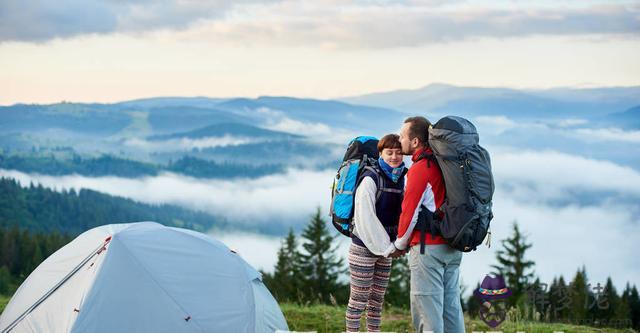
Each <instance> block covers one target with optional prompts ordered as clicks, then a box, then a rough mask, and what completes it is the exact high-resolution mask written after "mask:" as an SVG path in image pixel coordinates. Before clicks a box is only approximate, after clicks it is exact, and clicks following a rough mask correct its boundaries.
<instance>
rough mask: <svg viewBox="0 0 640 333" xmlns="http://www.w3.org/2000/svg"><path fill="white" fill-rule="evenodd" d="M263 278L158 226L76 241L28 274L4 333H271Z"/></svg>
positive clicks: (212, 243)
mask: <svg viewBox="0 0 640 333" xmlns="http://www.w3.org/2000/svg"><path fill="white" fill-rule="evenodd" d="M277 330H284V331H286V330H288V328H287V323H286V321H285V319H284V316H283V315H282V312H281V311H280V308H279V307H278V304H277V303H276V301H275V300H274V298H273V297H272V296H271V293H269V291H268V290H267V288H266V287H265V286H264V284H263V283H262V281H261V277H260V273H259V272H257V271H256V270H255V269H253V268H252V267H251V266H250V265H249V264H247V263H246V262H245V261H244V260H243V259H242V258H240V256H238V255H237V254H235V253H233V252H231V251H230V250H229V249H228V248H227V247H226V246H225V245H224V244H222V243H220V242H218V241H216V240H214V239H212V238H210V237H208V236H206V235H203V234H201V233H198V232H195V231H191V230H186V229H180V228H170V227H165V226H162V225H160V224H158V223H154V222H140V223H131V224H114V225H107V226H101V227H97V228H94V229H91V230H89V231H87V232H85V233H83V234H81V235H80V236H78V237H77V238H76V239H75V240H73V241H72V242H71V243H69V244H67V245H66V246H64V247H63V248H61V249H60V250H58V251H57V252H55V253H54V254H52V255H51V256H50V257H49V258H47V259H46V260H45V261H44V262H43V263H42V264H41V265H40V266H38V268H36V270H35V271H34V272H33V273H32V274H31V275H29V277H28V278H27V279H26V280H25V282H24V283H23V284H22V285H21V286H20V288H19V289H18V290H17V291H16V293H15V294H14V295H13V297H12V298H11V300H10V301H9V304H7V307H6V308H5V310H4V312H3V313H2V316H1V317H0V332H2V333H4V332H51V333H56V332H65V333H66V332H274V331H277Z"/></svg>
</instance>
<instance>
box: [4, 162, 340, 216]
mask: <svg viewBox="0 0 640 333" xmlns="http://www.w3.org/2000/svg"><path fill="white" fill-rule="evenodd" d="M0 176H5V177H10V178H15V179H17V180H19V181H20V182H21V183H22V184H29V183H30V182H33V183H39V184H42V185H43V186H46V187H51V188H56V189H58V190H61V189H71V188H74V189H76V190H77V189H80V188H87V189H92V190H96V191H100V192H104V193H107V194H110V195H116V196H122V197H126V198H131V199H133V200H136V201H140V202H145V203H153V204H159V203H168V204H175V205H179V206H183V207H186V208H190V209H195V210H200V211H205V212H210V213H213V214H216V215H218V216H220V215H222V216H225V217H228V218H229V219H230V220H231V221H233V222H238V223H248V222H250V223H264V222H266V221H274V220H275V221H278V222H283V223H285V224H286V223H288V224H291V223H299V222H300V221H306V220H307V216H308V215H309V214H311V213H313V212H314V211H315V209H316V208H317V207H322V209H323V212H324V213H326V212H327V208H328V205H329V200H330V186H331V183H332V181H333V177H334V172H333V171H323V172H318V171H301V170H289V171H287V173H285V174H277V175H270V176H265V177H261V178H256V179H235V180H233V181H228V180H217V179H197V178H192V177H186V176H182V175H178V174H174V173H162V174H160V175H158V176H151V177H142V178H133V179H132V178H121V177H85V176H79V175H69V176H60V177H57V176H46V175H38V174H25V173H22V172H18V171H11V170H2V169H0Z"/></svg>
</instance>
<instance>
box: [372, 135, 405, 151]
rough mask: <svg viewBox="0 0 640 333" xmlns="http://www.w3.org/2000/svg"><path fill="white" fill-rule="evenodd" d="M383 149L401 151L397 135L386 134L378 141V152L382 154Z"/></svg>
mask: <svg viewBox="0 0 640 333" xmlns="http://www.w3.org/2000/svg"><path fill="white" fill-rule="evenodd" d="M385 148H389V149H402V144H401V143H400V136H399V135H398V134H387V135H385V136H383V137H382V139H380V141H378V152H379V153H382V150H383V149H385Z"/></svg>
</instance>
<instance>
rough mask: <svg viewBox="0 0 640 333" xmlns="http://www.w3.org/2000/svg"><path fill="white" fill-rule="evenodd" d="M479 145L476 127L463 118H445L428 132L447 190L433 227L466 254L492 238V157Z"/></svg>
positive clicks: (450, 243) (430, 144)
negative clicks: (490, 225)
mask: <svg viewBox="0 0 640 333" xmlns="http://www.w3.org/2000/svg"><path fill="white" fill-rule="evenodd" d="M478 142H479V137H478V131H477V130H476V127H475V126H474V125H473V124H472V123H471V122H470V121H468V120H466V119H464V118H461V117H455V116H447V117H444V118H442V119H440V120H439V121H438V122H437V123H435V125H434V126H433V127H432V128H431V129H429V146H430V147H431V150H433V154H434V155H435V158H436V160H437V161H438V165H439V166H440V169H441V170H442V175H443V178H444V183H445V187H446V200H445V203H444V204H443V206H442V207H440V213H439V214H437V216H439V219H434V220H433V222H432V223H433V224H435V227H436V230H438V231H439V232H440V234H441V235H442V237H443V238H444V239H445V240H446V241H447V242H448V243H449V245H451V246H452V247H454V248H456V249H458V250H460V251H463V252H469V251H475V249H476V247H477V246H478V245H480V244H482V241H483V240H484V239H485V237H486V236H487V233H489V238H490V237H491V232H490V231H489V223H490V222H491V219H492V218H493V213H492V212H491V199H492V197H493V191H494V188H495V186H494V183H493V175H492V174H491V160H490V158H489V153H488V152H487V151H486V150H485V149H484V148H482V147H480V145H479V144H478ZM432 227H433V226H432ZM432 230H433V229H432ZM489 241H490V239H487V244H489Z"/></svg>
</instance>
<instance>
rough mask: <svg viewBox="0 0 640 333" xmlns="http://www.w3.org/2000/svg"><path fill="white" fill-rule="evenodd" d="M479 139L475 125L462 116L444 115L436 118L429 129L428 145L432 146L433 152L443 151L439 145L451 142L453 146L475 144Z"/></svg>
mask: <svg viewBox="0 0 640 333" xmlns="http://www.w3.org/2000/svg"><path fill="white" fill-rule="evenodd" d="M479 141H480V137H479V136H478V131H477V130H476V127H475V126H474V125H473V124H472V123H471V122H470V121H468V120H466V119H464V118H462V117H456V116H446V117H443V118H442V119H440V120H438V122H437V123H436V124H435V125H433V128H431V129H429V145H430V146H431V148H434V152H435V153H436V154H438V153H441V154H442V153H444V152H441V151H438V150H441V147H439V145H442V144H453V145H455V146H461V147H465V146H469V145H476V144H478V143H479Z"/></svg>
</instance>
